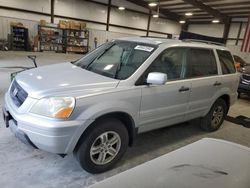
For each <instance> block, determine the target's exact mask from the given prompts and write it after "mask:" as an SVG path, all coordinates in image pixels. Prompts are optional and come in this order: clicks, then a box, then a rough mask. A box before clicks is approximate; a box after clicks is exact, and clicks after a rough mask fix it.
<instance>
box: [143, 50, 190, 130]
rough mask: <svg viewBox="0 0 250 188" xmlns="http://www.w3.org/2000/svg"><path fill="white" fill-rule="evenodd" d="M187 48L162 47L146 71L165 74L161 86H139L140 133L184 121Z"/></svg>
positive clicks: (187, 81) (187, 94)
mask: <svg viewBox="0 0 250 188" xmlns="http://www.w3.org/2000/svg"><path fill="white" fill-rule="evenodd" d="M185 53H186V49H185V48H181V47H173V48H168V49H166V50H164V51H163V52H162V53H161V54H160V55H159V56H158V57H157V58H156V59H155V60H154V62H153V63H152V64H151V65H150V67H149V68H148V69H147V71H146V72H145V76H144V77H145V78H146V77H147V75H148V73H150V72H161V73H166V74H167V77H168V79H167V82H166V83H165V84H163V85H149V86H147V85H144V86H142V100H141V109H140V123H139V125H140V126H139V132H144V131H149V130H152V129H157V128H160V127H164V126H168V125H173V124H176V123H180V122H182V121H183V119H184V116H185V113H186V110H187V108H188V100H189V95H190V88H191V83H190V81H189V80H183V77H184V65H185Z"/></svg>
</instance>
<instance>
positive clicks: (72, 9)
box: [55, 0, 107, 23]
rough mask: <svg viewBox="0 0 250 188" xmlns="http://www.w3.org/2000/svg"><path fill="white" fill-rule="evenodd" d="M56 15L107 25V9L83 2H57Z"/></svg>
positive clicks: (66, 0) (61, 0)
mask: <svg viewBox="0 0 250 188" xmlns="http://www.w3.org/2000/svg"><path fill="white" fill-rule="evenodd" d="M55 14H56V15H61V16H68V17H75V18H81V19H86V20H93V21H98V22H103V23H106V21H107V7H106V6H104V5H99V4H95V3H91V2H86V1H83V0H72V1H69V0H57V1H56V3H55Z"/></svg>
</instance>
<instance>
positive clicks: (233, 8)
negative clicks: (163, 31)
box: [129, 0, 250, 23]
mask: <svg viewBox="0 0 250 188" xmlns="http://www.w3.org/2000/svg"><path fill="white" fill-rule="evenodd" d="M129 1H130V2H134V3H136V4H140V5H141V6H144V7H145V5H146V6H147V5H148V3H150V2H158V3H159V5H160V13H161V14H164V13H165V14H164V15H165V16H167V17H172V18H173V17H175V16H176V20H180V19H183V20H186V21H188V22H208V21H210V22H211V20H213V19H219V20H220V22H224V23H225V22H228V20H230V19H231V18H247V17H248V16H249V15H250V0H129ZM152 9H153V10H156V8H155V7H152ZM187 12H192V13H193V16H190V17H187V16H185V13H187Z"/></svg>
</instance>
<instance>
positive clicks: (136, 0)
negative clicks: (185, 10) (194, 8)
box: [126, 0, 182, 22]
mask: <svg viewBox="0 0 250 188" xmlns="http://www.w3.org/2000/svg"><path fill="white" fill-rule="evenodd" d="M126 1H128V2H131V3H134V4H136V5H139V6H141V7H144V8H146V9H149V6H148V2H146V1H143V0H126ZM159 12H160V14H162V15H164V16H166V17H167V18H168V19H170V20H174V21H177V22H178V21H179V20H181V19H182V16H179V15H178V14H176V13H173V12H170V11H169V10H167V9H164V10H162V9H160V10H159Z"/></svg>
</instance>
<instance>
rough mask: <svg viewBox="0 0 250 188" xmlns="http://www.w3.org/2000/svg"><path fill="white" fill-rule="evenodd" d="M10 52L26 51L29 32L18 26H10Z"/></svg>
mask: <svg viewBox="0 0 250 188" xmlns="http://www.w3.org/2000/svg"><path fill="white" fill-rule="evenodd" d="M11 36H12V40H11V47H12V50H24V51H27V50H28V38H29V30H28V29H27V28H24V27H20V26H13V25H12V26H11Z"/></svg>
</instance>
